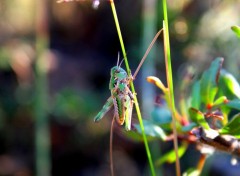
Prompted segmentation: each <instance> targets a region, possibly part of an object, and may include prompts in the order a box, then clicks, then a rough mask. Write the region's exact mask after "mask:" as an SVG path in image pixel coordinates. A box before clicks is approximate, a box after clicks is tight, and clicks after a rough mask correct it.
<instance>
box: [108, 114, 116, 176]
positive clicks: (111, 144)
mask: <svg viewBox="0 0 240 176" xmlns="http://www.w3.org/2000/svg"><path fill="white" fill-rule="evenodd" d="M114 119H115V117H113V118H112V124H111V130H110V144H109V156H110V170H111V176H114V168H113V129H114V122H115V120H114Z"/></svg>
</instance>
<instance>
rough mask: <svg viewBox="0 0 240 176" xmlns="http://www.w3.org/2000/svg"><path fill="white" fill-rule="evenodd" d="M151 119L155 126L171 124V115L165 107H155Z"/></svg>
mask: <svg viewBox="0 0 240 176" xmlns="http://www.w3.org/2000/svg"><path fill="white" fill-rule="evenodd" d="M151 119H152V121H153V122H154V123H155V124H167V123H171V122H172V114H171V112H170V111H169V109H167V108H166V107H164V106H156V107H154V109H153V111H152V113H151Z"/></svg>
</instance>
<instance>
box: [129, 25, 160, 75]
mask: <svg viewBox="0 0 240 176" xmlns="http://www.w3.org/2000/svg"><path fill="white" fill-rule="evenodd" d="M162 31H163V28H162V29H160V30H159V31H158V33H157V34H156V35H155V37H154V38H153V40H152V42H151V43H150V45H149V46H148V49H147V50H146V52H145V54H144V56H143V58H142V59H141V62H140V63H139V65H138V67H137V69H136V71H135V73H134V75H133V79H135V78H136V76H137V74H138V72H139V70H140V68H141V66H142V64H143V62H144V61H145V59H146V58H147V56H148V54H149V52H150V50H151V49H152V46H153V45H154V43H155V42H156V40H157V38H158V37H159V35H160V34H161V32H162Z"/></svg>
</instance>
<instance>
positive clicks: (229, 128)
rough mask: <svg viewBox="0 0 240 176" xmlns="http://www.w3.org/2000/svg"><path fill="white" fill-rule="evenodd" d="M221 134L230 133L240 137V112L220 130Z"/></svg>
mask: <svg viewBox="0 0 240 176" xmlns="http://www.w3.org/2000/svg"><path fill="white" fill-rule="evenodd" d="M219 133H220V134H230V135H232V136H235V137H236V138H240V113H239V114H236V115H235V116H234V117H233V118H232V120H231V121H230V122H229V123H228V124H227V125H225V126H224V127H223V128H222V129H220V130H219Z"/></svg>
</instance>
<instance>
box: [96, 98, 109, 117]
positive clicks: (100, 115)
mask: <svg viewBox="0 0 240 176" xmlns="http://www.w3.org/2000/svg"><path fill="white" fill-rule="evenodd" d="M112 106H113V99H112V97H109V98H108V99H107V101H106V103H105V104H104V105H103V108H102V110H101V111H100V112H99V113H98V114H97V115H96V116H95V118H94V122H98V121H99V120H101V119H102V118H103V117H104V116H105V114H106V113H107V112H108V111H109V110H110V109H111V107H112Z"/></svg>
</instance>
